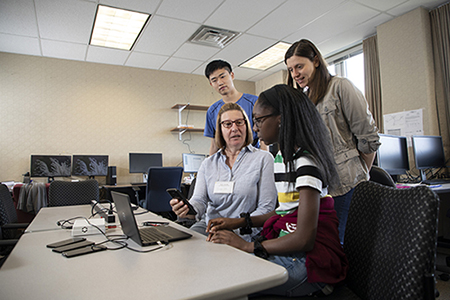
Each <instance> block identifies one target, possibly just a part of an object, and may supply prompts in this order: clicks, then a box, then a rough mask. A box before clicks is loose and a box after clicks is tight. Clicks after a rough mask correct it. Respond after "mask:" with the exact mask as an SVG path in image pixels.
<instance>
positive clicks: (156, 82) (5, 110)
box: [0, 53, 255, 183]
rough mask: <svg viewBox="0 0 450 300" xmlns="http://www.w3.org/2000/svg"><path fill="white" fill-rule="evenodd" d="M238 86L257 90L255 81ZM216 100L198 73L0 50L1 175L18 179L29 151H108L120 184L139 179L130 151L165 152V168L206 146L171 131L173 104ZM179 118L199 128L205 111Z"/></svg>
mask: <svg viewBox="0 0 450 300" xmlns="http://www.w3.org/2000/svg"><path fill="white" fill-rule="evenodd" d="M235 86H236V88H237V89H238V90H239V91H241V92H246V93H252V94H254V93H255V84H254V83H253V82H245V81H238V80H236V81H235ZM219 98H220V95H219V94H217V93H216V92H215V90H214V89H213V88H212V87H211V86H210V85H209V83H208V81H207V79H206V78H205V77H204V76H200V75H190V74H183V73H174V72H165V71H155V70H147V69H139V68H130V67H122V66H112V65H103V64H94V63H86V62H77V61H68V60H60V59H51V58H42V57H34V56H25V55H17V54H9V53H0V128H1V138H0V181H7V180H15V181H21V180H22V174H24V173H25V172H27V171H29V169H30V155H31V154H51V155H53V154H68V155H72V154H108V155H109V165H112V166H116V167H117V177H118V178H117V179H118V183H129V182H138V181H142V177H141V175H138V174H130V173H128V153H129V152H162V153H163V164H164V166H175V165H181V153H185V152H189V151H193V152H195V153H208V152H209V146H210V139H209V138H206V137H203V134H202V133H191V134H189V133H185V134H184V135H183V141H179V140H178V134H177V133H174V132H170V129H172V128H174V127H176V126H177V125H178V111H177V110H175V109H171V107H172V106H173V105H174V104H177V103H187V102H190V103H191V104H199V105H207V106H209V105H210V104H212V103H213V102H215V101H217V100H218V99H219ZM183 123H187V124H192V125H194V126H195V127H200V128H203V127H204V123H205V112H204V111H190V112H187V111H185V112H183ZM98 179H99V182H100V183H104V180H105V179H104V177H99V178H98ZM35 180H38V181H44V179H35Z"/></svg>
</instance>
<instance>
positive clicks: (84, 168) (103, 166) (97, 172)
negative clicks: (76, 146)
mask: <svg viewBox="0 0 450 300" xmlns="http://www.w3.org/2000/svg"><path fill="white" fill-rule="evenodd" d="M108 159H109V157H108V155H73V156H72V175H73V176H89V178H94V177H95V176H106V175H107V173H108Z"/></svg>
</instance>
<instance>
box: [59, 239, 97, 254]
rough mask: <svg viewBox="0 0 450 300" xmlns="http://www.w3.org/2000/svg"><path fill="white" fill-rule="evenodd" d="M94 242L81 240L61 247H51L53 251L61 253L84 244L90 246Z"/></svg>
mask: <svg viewBox="0 0 450 300" xmlns="http://www.w3.org/2000/svg"><path fill="white" fill-rule="evenodd" d="M94 244H95V243H94V242H91V241H82V242H78V243H75V244H70V245H66V246H62V247H58V248H53V250H52V251H53V252H58V253H62V252H66V251H70V250H74V249H78V248H83V247H86V246H91V245H94Z"/></svg>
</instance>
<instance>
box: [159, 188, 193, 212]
mask: <svg viewBox="0 0 450 300" xmlns="http://www.w3.org/2000/svg"><path fill="white" fill-rule="evenodd" d="M166 191H167V192H168V193H169V195H170V196H172V198H175V199H178V200H180V201H183V203H184V204H186V205H187V206H188V207H189V211H188V213H187V214H188V215H196V214H197V212H196V211H195V209H194V207H193V206H192V204H190V203H189V200H188V199H186V197H184V195H183V194H182V193H181V192H180V190H178V189H174V188H171V189H167V190H166Z"/></svg>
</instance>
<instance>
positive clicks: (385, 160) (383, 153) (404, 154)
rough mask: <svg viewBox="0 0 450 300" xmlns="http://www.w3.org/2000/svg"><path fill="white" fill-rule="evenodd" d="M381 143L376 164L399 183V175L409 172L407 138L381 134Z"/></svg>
mask: <svg viewBox="0 0 450 300" xmlns="http://www.w3.org/2000/svg"><path fill="white" fill-rule="evenodd" d="M380 143H381V145H380V147H379V148H378V150H377V154H376V156H377V158H376V164H377V165H378V166H379V167H381V168H383V169H384V170H386V172H388V173H389V174H390V175H391V176H392V178H393V179H394V181H397V178H396V177H397V175H401V174H405V173H406V171H408V170H409V160H408V144H407V140H406V137H404V136H397V135H389V134H380Z"/></svg>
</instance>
